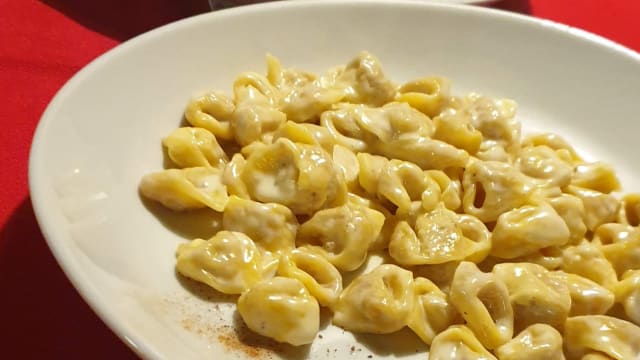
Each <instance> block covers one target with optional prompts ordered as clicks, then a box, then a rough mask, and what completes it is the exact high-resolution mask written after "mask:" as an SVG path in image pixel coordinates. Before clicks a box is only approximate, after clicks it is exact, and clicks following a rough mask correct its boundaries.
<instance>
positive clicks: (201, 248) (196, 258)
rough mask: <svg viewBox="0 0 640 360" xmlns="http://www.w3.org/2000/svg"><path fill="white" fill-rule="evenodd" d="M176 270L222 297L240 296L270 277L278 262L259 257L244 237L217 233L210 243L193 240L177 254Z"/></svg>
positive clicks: (230, 233)
mask: <svg viewBox="0 0 640 360" xmlns="http://www.w3.org/2000/svg"><path fill="white" fill-rule="evenodd" d="M177 258H178V260H177V263H176V269H177V270H178V272H179V273H181V274H182V275H184V276H186V277H189V278H192V279H194V280H197V281H201V282H203V283H205V284H207V285H209V286H211V287H212V288H214V289H216V290H218V291H220V292H223V293H225V294H240V293H242V292H244V291H245V290H247V289H249V288H250V287H251V286H252V285H254V284H255V283H257V282H258V281H260V280H262V279H263V278H265V277H267V278H268V277H269V275H271V276H273V274H274V273H275V270H276V268H277V266H278V259H277V258H274V257H273V256H271V255H270V254H268V253H261V252H260V251H259V250H258V248H257V246H256V245H255V243H254V242H253V241H252V240H251V239H250V238H249V237H247V236H246V235H245V234H243V233H239V232H233V231H220V232H218V233H217V234H216V235H215V236H214V237H212V238H211V239H209V240H202V239H195V240H193V241H191V242H190V243H188V244H182V245H180V246H179V247H178V251H177Z"/></svg>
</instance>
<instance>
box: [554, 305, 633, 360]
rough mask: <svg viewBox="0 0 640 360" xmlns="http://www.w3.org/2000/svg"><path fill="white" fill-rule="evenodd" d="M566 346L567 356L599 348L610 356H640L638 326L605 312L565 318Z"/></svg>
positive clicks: (576, 355)
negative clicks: (603, 313) (604, 313)
mask: <svg viewBox="0 0 640 360" xmlns="http://www.w3.org/2000/svg"><path fill="white" fill-rule="evenodd" d="M564 342H565V350H566V352H567V355H568V357H569V358H576V357H579V356H582V355H586V354H587V353H589V352H590V351H595V352H600V353H603V354H605V355H608V356H610V357H611V358H612V359H620V360H622V359H625V360H626V359H637V358H638V357H640V327H638V326H636V325H633V324H632V323H630V322H628V321H625V320H621V319H617V318H614V317H611V316H606V315H584V316H575V317H571V318H569V319H567V322H566V323H565V327H564Z"/></svg>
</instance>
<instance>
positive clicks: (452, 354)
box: [429, 325, 496, 360]
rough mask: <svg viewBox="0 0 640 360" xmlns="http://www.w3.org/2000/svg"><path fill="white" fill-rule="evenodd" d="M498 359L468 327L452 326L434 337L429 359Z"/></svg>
mask: <svg viewBox="0 0 640 360" xmlns="http://www.w3.org/2000/svg"><path fill="white" fill-rule="evenodd" d="M456 359H465V360H466V359H468V360H496V357H495V356H493V354H491V353H490V352H489V351H488V350H487V349H485V348H484V346H483V345H482V344H481V343H480V341H478V339H477V338H476V336H475V335H474V334H473V332H472V331H471V330H469V328H468V327H466V326H464V325H455V326H451V327H450V328H448V329H447V330H445V331H443V332H441V333H440V334H438V335H437V336H436V337H435V339H433V344H431V349H430V350H429V360H456Z"/></svg>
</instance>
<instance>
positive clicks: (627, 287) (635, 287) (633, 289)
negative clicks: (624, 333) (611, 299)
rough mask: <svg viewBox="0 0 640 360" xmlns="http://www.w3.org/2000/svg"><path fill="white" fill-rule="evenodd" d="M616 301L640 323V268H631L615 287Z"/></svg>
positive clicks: (630, 316)
mask: <svg viewBox="0 0 640 360" xmlns="http://www.w3.org/2000/svg"><path fill="white" fill-rule="evenodd" d="M614 292H615V297H616V301H618V302H619V303H621V304H622V306H623V307H624V311H625V313H626V314H627V316H628V317H629V319H631V321H633V322H634V323H636V324H638V325H640V269H639V270H629V271H627V272H625V273H624V275H622V280H621V281H620V282H618V283H617V284H616V285H615V287H614Z"/></svg>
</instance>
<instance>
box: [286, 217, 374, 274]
mask: <svg viewBox="0 0 640 360" xmlns="http://www.w3.org/2000/svg"><path fill="white" fill-rule="evenodd" d="M383 224H384V215H383V214H382V213H380V212H378V211H376V210H373V209H371V208H368V207H365V206H361V205H356V204H347V205H343V206H339V207H335V208H332V209H325V210H320V211H318V212H317V213H315V214H314V215H313V217H311V219H309V220H308V221H307V222H305V223H303V224H302V225H301V226H300V228H299V231H298V237H297V240H296V241H297V243H298V244H299V245H302V244H307V246H309V247H310V249H312V250H313V251H317V252H319V253H320V254H322V255H323V256H325V257H326V258H327V259H328V260H329V261H330V262H331V263H332V264H333V265H335V266H336V267H337V268H338V269H340V270H343V271H352V270H355V269H357V268H359V267H360V266H361V265H362V264H363V263H364V262H365V260H366V258H367V252H368V250H369V246H370V245H371V243H372V242H373V241H374V240H376V238H377V237H378V235H379V234H380V231H381V230H382V226H383Z"/></svg>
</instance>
